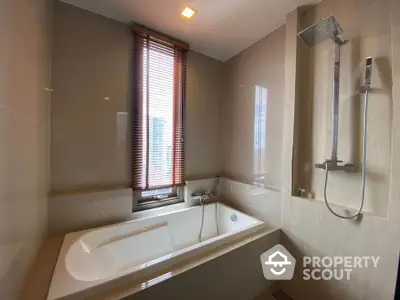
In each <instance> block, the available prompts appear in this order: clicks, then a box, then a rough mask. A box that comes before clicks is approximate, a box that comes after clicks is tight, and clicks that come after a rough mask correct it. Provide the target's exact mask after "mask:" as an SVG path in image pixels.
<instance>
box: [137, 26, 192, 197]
mask: <svg viewBox="0 0 400 300" xmlns="http://www.w3.org/2000/svg"><path fill="white" fill-rule="evenodd" d="M133 32H134V95H133V122H132V124H133V128H132V129H133V139H132V142H133V149H132V151H133V189H134V190H136V191H148V190H155V189H162V188H168V187H177V186H182V185H184V109H185V98H186V53H187V47H185V44H183V43H174V42H173V41H172V42H171V40H169V39H168V38H164V37H163V36H161V35H159V34H157V33H155V34H152V32H151V31H150V30H147V29H144V28H143V27H140V26H136V27H135V26H134V30H133Z"/></svg>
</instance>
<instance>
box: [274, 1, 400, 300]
mask: <svg viewBox="0 0 400 300" xmlns="http://www.w3.org/2000/svg"><path fill="white" fill-rule="evenodd" d="M388 3H389V2H388V1H366V2H365V7H363V8H362V9H361V14H360V12H359V11H357V10H355V9H352V5H356V4H360V3H359V1H354V2H348V1H329V0H325V1H323V2H321V4H319V5H317V16H316V17H317V18H321V17H323V16H328V15H330V14H333V13H334V14H335V15H336V16H337V17H338V20H339V22H340V23H341V25H342V27H343V29H344V30H345V32H346V29H347V28H349V29H350V30H349V31H350V34H349V35H350V37H353V38H354V37H356V36H357V33H358V34H359V33H360V30H367V31H368V30H370V29H371V28H370V27H368V26H367V27H366V28H363V25H364V24H365V22H367V21H366V20H371V22H372V23H374V24H376V23H378V24H377V25H378V26H377V27H376V29H377V30H378V31H377V32H376V31H368V32H366V33H365V36H364V37H365V38H366V39H368V36H370V35H372V36H374V35H375V36H376V35H378V36H379V38H378V40H380V42H379V45H378V43H377V42H376V41H372V40H369V41H365V43H364V44H362V46H361V47H365V49H363V50H362V51H361V53H362V54H361V55H360V68H359V69H358V67H357V72H358V70H362V66H361V63H362V62H363V57H364V56H365V55H366V52H368V50H370V49H371V51H372V52H373V51H377V52H376V53H381V55H383V56H385V55H386V56H387V57H388V60H387V62H388V63H389V66H388V68H387V69H386V70H385V71H384V76H383V77H386V76H387V77H390V70H391V69H392V62H391V57H396V54H397V52H395V51H394V52H393V54H392V53H391V51H390V43H395V44H396V43H397V42H396V41H395V39H394V38H393V36H394V35H395V34H396V33H395V31H397V29H396V28H395V27H394V26H391V25H390V23H389V24H388V23H387V22H388V19H389V20H390V18H389V17H388V16H389V15H388V6H387V5H388ZM378 10H379V11H378ZM373 11H375V12H376V16H373V15H372V14H373V13H372V12H373ZM365 14H366V15H368V16H369V17H368V18H366V19H365V21H363V18H362V16H364V15H365ZM296 15H297V13H296V12H295V13H294V14H291V15H289V17H288V18H289V19H288V24H293V25H295V23H296V22H295V19H296V17H297V16H296ZM287 28H289V26H288V25H287ZM372 29H373V28H372ZM391 31H392V32H391ZM390 32H391V36H392V39H388V36H387V35H388V33H390ZM352 35H353V36H352ZM296 39H297V37H296V31H292V32H291V33H290V32H289V31H287V45H289V44H290V42H288V40H292V41H294V40H296ZM291 49H292V48H287V51H286V58H287V60H288V59H294V58H293V56H292V55H293V52H289V51H290V50H291ZM392 49H395V47H393V48H392ZM344 61H346V64H345V65H347V64H348V63H350V61H349V60H346V59H344ZM376 64H378V63H376ZM318 66H319V65H318V64H317V65H316V66H315V67H316V68H318ZM379 67H380V66H377V65H375V71H378V70H377V69H378V68H379ZM321 69H322V67H321ZM344 70H346V68H345V67H344ZM388 70H389V71H388ZM393 70H395V69H394V68H393ZM385 72H388V73H389V74H388V73H386V75H385ZM291 73H292V74H293V73H294V70H292V72H291ZM321 76H322V75H321ZM347 76H348V75H347ZM379 76H381V74H379V73H378V74H375V75H374V78H373V79H375V81H374V82H376V83H377V84H378V85H379V88H382V89H385V88H386V87H387V86H388V85H384V82H383V81H382V80H381V79H382V78H380V77H379ZM344 77H346V73H344ZM321 78H322V79H323V78H324V77H320V79H321ZM347 78H349V77H347ZM300 79H301V78H300ZM297 80H298V78H297ZM393 80H394V86H396V81H397V80H396V71H394V72H393ZM350 81H351V80H350ZM321 84H322V83H321ZM389 86H390V85H389ZM348 88H349V86H347V85H346V84H343V89H344V92H348V90H347V89H348ZM288 95H290V97H286V98H285V101H286V103H285V107H287V106H289V107H292V106H293V104H294V102H295V99H296V98H295V96H294V95H291V94H288ZM385 95H386V94H385ZM396 96H397V91H396V88H394V90H393V100H391V99H388V98H386V99H385V97H383V98H382V99H378V98H379V97H378V96H376V97H372V98H373V100H372V99H371V101H379V100H380V101H381V104H380V105H381V106H380V108H379V109H378V108H375V111H374V112H372V113H371V114H372V117H373V118H372V120H371V123H372V124H371V125H370V127H373V129H372V135H373V138H376V141H375V142H374V141H370V143H371V144H372V145H373V146H371V147H372V150H371V151H372V152H373V153H372V159H375V163H373V165H374V166H376V167H375V168H381V167H384V166H382V165H385V164H386V167H384V172H386V173H385V174H386V175H385V176H386V177H385V178H386V179H385V180H386V181H388V183H386V185H385V190H380V189H379V187H376V186H374V189H375V190H376V193H374V194H373V195H371V198H370V199H369V200H370V201H371V202H370V205H372V204H376V203H379V204H382V203H383V204H384V208H385V209H388V215H387V216H386V214H385V217H379V216H373V215H364V216H363V218H362V220H360V221H359V222H355V221H348V220H340V219H338V218H336V217H334V216H333V215H331V214H330V213H329V211H328V210H327V208H326V207H325V205H324V203H321V202H319V201H310V200H306V199H302V198H296V197H291V196H290V195H285V194H283V195H282V230H283V232H284V234H283V239H282V242H283V243H284V244H285V245H286V246H287V247H288V249H289V250H290V251H291V253H292V254H295V256H296V257H297V258H299V259H300V258H301V257H302V256H303V255H318V256H325V255H329V256H333V255H351V256H353V255H375V256H380V261H379V267H378V268H376V269H373V268H369V269H358V270H355V271H354V275H353V274H352V277H351V280H350V281H345V282H343V281H341V282H338V281H304V280H303V279H302V274H301V273H300V272H301V269H300V270H298V272H297V273H296V275H295V278H294V280H292V281H285V282H282V283H281V285H282V287H283V288H284V289H285V290H286V291H287V292H288V293H289V294H291V295H292V296H293V297H294V298H296V299H310V298H312V299H316V298H321V299H322V298H323V299H393V296H394V287H395V281H396V276H397V275H396V274H397V266H398V264H397V263H398V251H399V246H400V245H399V241H398V238H395V236H397V235H398V233H399V228H400V218H399V215H398V213H397V211H398V206H399V205H400V201H399V199H400V194H399V187H398V185H397V184H395V182H398V180H399V178H397V177H398V175H397V174H395V173H394V172H393V169H392V171H391V168H393V166H394V164H393V162H391V161H390V160H389V161H387V159H388V158H390V157H392V158H395V157H396V156H398V151H399V142H398V139H399V136H398V135H397V134H393V135H392V137H391V138H392V139H393V140H392V141H391V140H390V136H391V135H390V132H391V131H392V130H394V132H396V131H397V122H398V120H397V119H398V117H397V116H396V113H395V109H396V105H397V104H396V103H397V97H396ZM377 97H378V98H377ZM391 101H393V108H394V110H393V111H392V106H391V103H390V102H391ZM319 104H321V103H319ZM389 104H390V105H389ZM374 113H378V115H375V116H374ZM391 115H392V116H391ZM285 116H289V111H286V110H285ZM391 118H393V123H392V122H388V119H389V121H390V119H391ZM321 119H324V118H321ZM290 124H292V119H291V118H290V117H288V118H285V127H284V128H285V131H284V135H285V136H287V137H290V136H291V126H290ZM317 125H318V126H320V127H321V128H324V126H323V125H320V123H318V122H317ZM387 127H388V128H387ZM385 128H386V129H385ZM342 129H343V128H342ZM374 130H377V131H374ZM379 130H380V131H381V133H380V134H378V131H379ZM382 132H389V134H388V135H385V134H383V133H382ZM374 135H375V136H374ZM322 136H323V135H322ZM387 138H389V140H387ZM377 143H382V145H384V146H383V148H382V149H380V148H379V147H381V146H382V145H379V147H374V144H377ZM291 144H292V141H291V140H290V139H289V138H286V139H285V140H284V144H283V148H284V149H286V148H289V147H290V146H291ZM374 151H375V152H374ZM291 159H292V154H291V153H290V152H289V151H288V152H285V153H284V155H283V158H282V180H284V181H285V182H286V183H288V182H290V180H291V172H290V170H289V169H288V161H291ZM382 159H383V160H382ZM371 163H372V162H371ZM385 168H386V169H385ZM389 183H390V184H389ZM349 184H351V183H349ZM349 184H347V185H341V187H342V191H343V193H344V194H343V197H344V196H351V197H352V198H354V199H359V198H357V196H356V194H355V193H354V197H353V192H352V191H353V189H352V188H351V187H349ZM335 188H339V186H337V185H336V186H335V185H333V189H335ZM385 197H386V198H385ZM379 209H380V208H379V207H378V209H377V210H375V212H376V211H380V210H379ZM381 211H382V210H381ZM384 211H386V210H384Z"/></svg>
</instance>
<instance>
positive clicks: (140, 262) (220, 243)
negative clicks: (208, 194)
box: [47, 203, 265, 300]
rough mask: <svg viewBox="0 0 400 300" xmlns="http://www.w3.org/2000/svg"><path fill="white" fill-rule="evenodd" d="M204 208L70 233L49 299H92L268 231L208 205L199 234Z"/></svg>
mask: <svg viewBox="0 0 400 300" xmlns="http://www.w3.org/2000/svg"><path fill="white" fill-rule="evenodd" d="M202 209H203V208H202V207H201V206H195V207H190V208H184V209H181V210H178V211H174V212H170V213H164V214H160V215H157V216H153V217H147V218H142V219H138V220H133V221H128V222H123V223H119V224H115V225H110V226H105V227H100V228H95V229H90V230H85V231H80V232H73V233H69V234H67V235H66V236H65V238H64V241H63V245H62V247H61V251H60V254H59V257H58V260H57V264H56V267H55V270H54V273H53V277H52V281H51V284H50V289H49V292H48V297H47V299H48V300H55V299H83V298H89V297H91V296H93V295H96V293H101V292H103V291H106V290H107V289H108V288H110V287H111V286H112V285H114V286H115V285H117V284H118V283H122V282H124V281H125V282H127V281H138V282H140V279H141V278H147V279H149V278H152V274H159V272H160V271H161V270H163V272H164V273H165V274H171V272H165V271H168V268H171V267H172V266H175V265H177V264H182V263H183V262H185V261H192V260H193V259H194V258H195V257H196V256H199V255H200V256H201V255H202V254H204V253H206V252H207V251H212V250H213V249H216V248H217V247H220V248H221V247H224V244H226V243H229V242H232V241H235V240H237V239H240V238H244V237H246V236H247V235H249V234H251V233H254V232H256V231H259V230H260V229H264V228H265V227H264V224H263V222H261V221H259V220H257V219H255V218H253V217H250V216H248V215H246V214H244V213H241V212H239V211H237V210H234V209H232V208H230V207H228V206H226V205H224V204H221V203H213V204H208V205H205V206H204V219H203V226H202V231H201V235H200V228H201V221H202ZM164 277H165V276H164ZM169 277H171V275H170V276H169ZM164 279H165V278H164ZM141 289H143V285H141Z"/></svg>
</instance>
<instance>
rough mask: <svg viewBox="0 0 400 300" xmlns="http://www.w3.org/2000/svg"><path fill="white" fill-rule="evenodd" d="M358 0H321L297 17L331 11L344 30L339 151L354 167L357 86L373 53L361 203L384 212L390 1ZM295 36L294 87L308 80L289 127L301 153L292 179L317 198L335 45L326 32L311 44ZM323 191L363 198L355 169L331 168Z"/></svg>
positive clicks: (351, 202) (359, 112) (327, 151)
mask: <svg viewBox="0 0 400 300" xmlns="http://www.w3.org/2000/svg"><path fill="white" fill-rule="evenodd" d="M360 3H361V2H360V1H353V2H351V3H348V2H343V1H342V2H341V1H335V2H333V1H329V0H327V1H323V2H321V3H320V4H319V5H317V6H315V7H314V8H312V9H308V10H306V11H305V12H304V13H302V14H301V16H300V19H299V23H300V29H303V28H306V27H308V26H310V25H311V24H313V23H315V22H317V21H318V20H320V19H323V18H325V17H327V16H329V15H332V14H334V15H335V17H336V19H337V21H338V22H339V24H340V26H341V27H342V28H343V30H344V32H343V34H342V35H341V38H342V39H343V40H348V41H349V42H348V43H347V44H346V45H343V46H341V70H340V92H339V96H340V97H339V147H338V157H339V159H341V160H343V161H344V163H348V162H350V163H354V164H355V165H356V166H357V167H361V159H362V153H361V148H362V147H361V144H362V130H363V125H362V119H363V103H364V95H363V94H361V93H360V92H359V87H360V86H361V85H362V84H364V74H365V64H366V57H368V56H372V57H373V66H372V83H371V88H372V90H371V93H370V95H369V105H368V108H369V110H368V118H367V121H368V123H367V125H368V131H367V180H366V190H365V191H366V194H365V205H364V209H365V211H368V212H370V213H373V214H375V215H381V216H386V213H387V208H388V198H389V184H390V160H391V131H392V114H393V111H392V107H393V97H392V82H393V80H392V68H391V65H392V55H391V38H390V34H391V30H390V6H389V2H388V1H364V2H363V5H361V6H360ZM299 44H300V45H299V47H300V52H299V60H300V64H301V65H300V68H301V73H302V74H301V78H299V87H301V88H303V86H306V88H305V89H304V88H303V93H300V96H299V100H298V102H299V105H298V107H296V118H298V119H299V126H298V127H300V128H298V129H300V130H298V131H297V132H296V133H295V139H297V145H296V146H297V147H296V149H295V152H299V153H296V154H297V155H299V159H298V163H297V164H296V165H295V172H296V171H297V173H298V176H297V180H295V181H294V186H295V187H296V188H298V187H300V188H305V189H306V190H307V191H308V192H311V193H312V196H313V197H315V199H317V200H320V201H323V199H324V194H323V193H324V180H325V171H324V170H321V169H315V168H314V167H313V164H314V163H322V162H323V161H324V160H325V159H326V158H330V156H331V149H332V146H331V145H332V99H333V89H332V82H333V73H334V71H333V53H334V52H333V50H334V46H333V43H332V41H331V40H327V41H325V42H322V43H319V44H318V45H315V46H313V47H311V48H310V47H308V46H307V45H305V43H303V42H302V41H301V42H300V43H299ZM305 60H307V62H306V63H303V61H305ZM296 135H297V136H296ZM328 198H329V200H330V202H331V203H336V204H340V205H344V206H349V207H354V208H357V207H358V205H359V202H360V199H361V178H360V172H357V173H344V172H330V174H329V184H328ZM377 198H379V201H376V199H377Z"/></svg>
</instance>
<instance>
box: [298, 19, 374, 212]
mask: <svg viewBox="0 0 400 300" xmlns="http://www.w3.org/2000/svg"><path fill="white" fill-rule="evenodd" d="M340 33H342V29H341V28H340V25H339V23H338V22H337V21H336V19H335V17H334V16H330V17H328V18H326V19H323V20H321V21H319V22H318V23H316V24H314V25H312V26H310V27H308V28H306V29H304V30H302V31H301V32H299V33H298V37H300V38H301V39H302V40H303V41H304V42H306V43H307V44H308V46H309V47H312V46H314V45H316V44H318V43H321V42H323V41H326V40H328V39H330V40H332V41H333V42H334V47H335V49H334V51H335V52H334V76H333V105H332V153H331V157H330V158H328V159H325V161H324V162H322V163H317V164H315V168H317V169H323V170H325V184H324V199H325V204H326V206H327V208H328V209H329V211H330V212H331V213H332V214H334V215H335V216H337V217H339V218H342V219H353V218H356V217H358V216H359V215H360V214H361V211H362V209H363V206H364V197H365V177H366V156H367V142H366V141H367V112H368V95H369V91H370V85H371V71H372V57H368V58H367V60H366V70H365V85H364V86H363V87H362V92H363V93H364V94H365V96H364V122H363V125H364V127H363V151H362V152H363V157H362V172H361V182H362V194H361V204H360V206H359V209H358V210H357V212H356V213H354V214H352V215H350V216H342V215H340V214H338V213H336V212H335V211H334V210H333V209H332V208H331V207H330V205H329V203H328V198H327V185H328V173H329V171H344V172H355V171H356V167H355V165H354V164H352V163H345V164H343V161H342V160H339V159H338V156H337V150H338V135H339V79H340V47H341V46H342V45H344V44H346V43H347V41H342V40H341V39H340V38H339V36H338V35H339V34H340Z"/></svg>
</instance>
